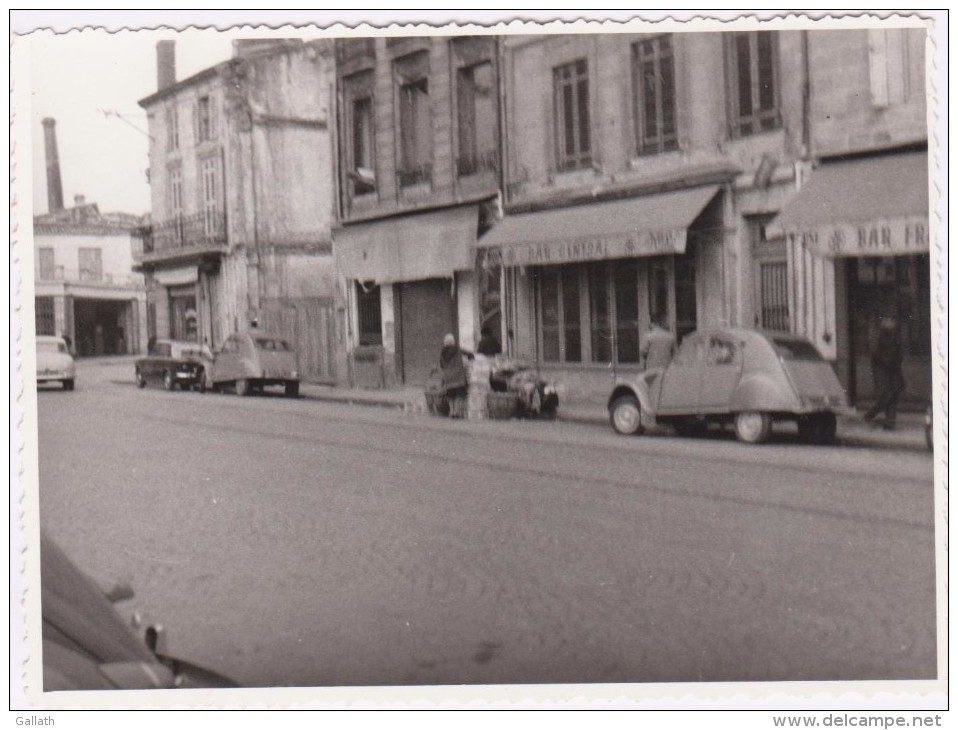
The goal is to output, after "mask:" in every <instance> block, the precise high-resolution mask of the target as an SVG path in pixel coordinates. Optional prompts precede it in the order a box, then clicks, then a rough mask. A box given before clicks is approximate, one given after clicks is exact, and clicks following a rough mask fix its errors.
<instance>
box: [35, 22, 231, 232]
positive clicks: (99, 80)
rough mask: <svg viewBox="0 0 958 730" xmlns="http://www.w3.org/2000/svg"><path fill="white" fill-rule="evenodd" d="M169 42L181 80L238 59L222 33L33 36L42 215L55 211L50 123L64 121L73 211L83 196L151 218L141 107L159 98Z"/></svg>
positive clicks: (64, 163) (66, 192)
mask: <svg viewBox="0 0 958 730" xmlns="http://www.w3.org/2000/svg"><path fill="white" fill-rule="evenodd" d="M166 38H175V39H176V74H177V79H178V80H179V79H184V78H187V77H188V76H191V75H193V74H194V73H196V72H198V71H201V70H202V69H204V68H207V67H209V66H212V65H215V64H217V63H219V62H220V61H224V60H226V59H228V58H229V57H230V54H231V40H230V38H228V37H225V38H224V37H223V36H222V35H221V34H217V33H216V32H215V31H210V32H205V33H201V32H197V33H193V34H191V35H189V36H184V35H178V34H176V33H172V32H169V31H165V32H164V31H159V32H157V31H137V32H121V33H117V34H105V33H102V32H96V31H83V32H72V33H69V34H66V35H53V34H49V33H44V34H42V35H39V36H35V37H31V56H32V59H31V60H32V63H31V80H30V85H31V90H32V93H31V120H30V130H31V138H32V146H33V150H32V154H33V165H32V166H33V170H34V171H35V174H34V176H33V207H34V210H33V212H34V214H35V215H36V214H40V213H44V212H46V211H47V187H46V173H45V170H46V163H45V159H44V145H43V126H42V123H41V120H42V119H43V118H44V117H53V118H54V119H56V122H57V125H56V131H57V147H58V149H59V156H60V176H61V179H62V181H63V199H64V204H65V205H67V206H71V205H73V201H74V196H76V195H83V196H85V198H86V202H88V203H97V204H98V205H99V206H100V210H101V211H103V212H123V213H135V214H142V213H147V212H149V210H150V189H149V185H148V184H147V177H146V170H147V168H148V167H149V160H148V157H147V154H148V149H149V144H148V143H149V138H148V135H147V119H146V112H145V111H144V110H143V109H142V108H140V106H139V105H138V104H137V102H138V100H140V99H142V98H143V97H145V96H148V95H149V94H151V93H153V92H154V91H156V42H157V41H158V40H161V39H166ZM114 113H118V114H119V115H120V117H117V116H115V114H114Z"/></svg>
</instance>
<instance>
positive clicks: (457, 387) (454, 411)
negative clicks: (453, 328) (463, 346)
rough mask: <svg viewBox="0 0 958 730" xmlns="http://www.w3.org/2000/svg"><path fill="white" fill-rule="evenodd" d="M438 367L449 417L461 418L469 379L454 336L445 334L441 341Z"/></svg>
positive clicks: (464, 408)
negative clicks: (447, 404)
mask: <svg viewBox="0 0 958 730" xmlns="http://www.w3.org/2000/svg"><path fill="white" fill-rule="evenodd" d="M439 369H440V371H441V372H442V388H443V391H444V392H445V395H446V400H447V401H448V403H449V417H450V418H463V417H464V416H465V410H466V395H467V394H468V392H469V379H468V376H467V374H466V366H465V363H463V354H462V350H460V349H459V346H458V345H457V344H456V338H455V337H454V336H453V335H452V334H447V335H446V336H445V337H444V338H443V341H442V351H441V352H440V353H439Z"/></svg>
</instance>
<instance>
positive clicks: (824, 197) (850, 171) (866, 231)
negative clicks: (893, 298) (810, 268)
mask: <svg viewBox="0 0 958 730" xmlns="http://www.w3.org/2000/svg"><path fill="white" fill-rule="evenodd" d="M769 233H770V234H771V235H786V236H788V237H790V238H793V240H795V241H797V242H800V243H802V244H803V245H805V246H806V247H807V248H808V249H809V250H811V251H813V252H815V253H818V254H820V255H822V256H894V255H897V254H910V253H926V252H927V251H928V155H927V153H926V152H907V153H899V154H892V155H881V156H876V157H868V158H863V159H858V160H847V161H843V162H829V163H826V164H823V165H822V166H821V167H819V168H818V169H816V170H815V171H814V172H812V175H811V178H810V179H809V181H808V183H806V185H805V186H804V187H803V188H802V189H801V190H800V191H799V193H798V194H797V195H796V196H795V197H794V198H793V199H792V201H791V202H790V203H789V204H788V205H787V206H785V208H784V210H782V212H781V214H780V215H779V216H778V218H777V219H776V220H775V221H774V223H773V225H772V226H771V227H770V231H769Z"/></svg>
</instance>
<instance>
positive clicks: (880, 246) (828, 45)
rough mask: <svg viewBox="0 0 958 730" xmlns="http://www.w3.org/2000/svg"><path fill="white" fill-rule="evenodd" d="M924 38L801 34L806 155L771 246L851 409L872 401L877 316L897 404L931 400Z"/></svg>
mask: <svg viewBox="0 0 958 730" xmlns="http://www.w3.org/2000/svg"><path fill="white" fill-rule="evenodd" d="M926 42H927V33H926V31H925V29H923V28H910V29H906V28H877V29H871V30H848V31H840V32H836V31H828V32H825V31H821V32H809V33H808V34H807V51H808V67H809V83H810V94H809V112H808V113H809V128H810V134H809V139H810V147H811V149H810V154H809V157H808V159H809V162H808V165H807V166H806V168H805V169H804V170H803V174H802V175H801V176H800V177H799V178H798V180H797V182H798V183H800V189H799V191H798V193H797V194H796V195H795V196H794V197H793V198H792V199H791V200H790V201H789V202H787V203H786V205H785V206H784V208H783V210H782V214H781V216H779V218H778V219H777V220H776V221H775V223H774V226H773V227H774V228H775V229H777V231H778V232H779V233H784V234H786V235H785V236H784V238H782V239H780V240H779V241H778V242H776V244H775V245H777V246H778V247H779V248H780V249H781V250H783V251H784V253H785V254H786V256H787V260H788V268H789V276H790V279H789V282H790V283H791V284H793V286H792V289H791V290H790V302H789V303H790V307H791V310H792V312H793V313H794V319H795V326H796V329H797V330H798V331H800V332H804V333H806V334H808V335H809V336H810V337H811V338H812V339H813V341H814V342H815V343H816V344H817V345H818V346H819V347H820V348H827V349H828V350H830V352H831V353H832V356H833V357H834V358H835V361H836V364H837V368H838V372H839V375H840V376H841V378H842V380H843V381H844V382H845V384H846V386H847V387H848V389H849V392H850V394H851V395H852V396H853V398H855V399H856V400H857V401H859V402H863V401H868V400H870V399H871V398H872V397H873V395H874V392H873V381H872V378H871V374H870V363H869V353H870V352H871V350H872V347H873V345H874V341H875V338H876V336H877V330H878V326H879V321H880V318H882V317H886V316H893V317H895V319H896V321H897V325H898V327H899V331H900V334H901V338H902V343H903V346H904V353H905V361H904V375H905V381H906V390H905V397H906V398H909V399H912V400H917V401H925V400H928V399H930V397H931V374H932V373H931V321H930V320H931V295H930V284H931V276H930V268H931V267H930V263H931V257H930V244H929V240H930V237H929V208H928V153H927V142H928V133H927V129H928V127H927V124H928V122H927V117H926V113H927V107H926V90H925V44H926ZM837 69H840V72H837V71H836V70H837Z"/></svg>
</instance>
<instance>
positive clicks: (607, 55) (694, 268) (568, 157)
mask: <svg viewBox="0 0 958 730" xmlns="http://www.w3.org/2000/svg"><path fill="white" fill-rule="evenodd" d="M500 42H501V47H502V53H501V101H500V107H501V129H502V140H503V152H502V157H503V162H502V165H503V170H502V178H503V182H502V194H503V209H504V217H503V219H502V220H501V221H499V222H498V223H497V225H495V227H493V228H492V229H491V230H489V231H488V232H487V233H485V235H483V236H482V237H480V239H479V241H478V243H477V249H478V270H479V271H484V270H499V271H501V272H502V273H501V280H502V302H503V308H502V309H503V316H502V323H503V324H502V330H501V332H502V337H503V342H504V343H505V345H506V350H507V351H508V352H510V353H511V354H514V355H518V356H521V357H524V358H526V359H529V360H533V361H535V362H536V363H537V364H538V367H539V368H540V369H541V370H542V371H544V372H545V373H547V374H549V375H550V376H551V377H554V378H556V379H557V380H559V381H560V382H561V383H563V384H564V385H565V391H566V393H567V394H568V395H569V397H575V398H588V399H596V400H600V399H604V398H605V397H607V395H608V392H609V388H610V385H611V382H612V380H613V378H614V377H615V376H616V375H621V374H623V373H628V372H632V371H636V370H637V369H638V367H639V348H640V341H641V338H642V336H643V335H644V334H645V332H646V331H647V329H648V327H649V322H650V321H651V320H653V319H654V320H658V321H661V322H663V323H664V324H666V325H667V326H668V327H670V328H671V329H672V330H673V332H675V333H676V334H677V336H678V338H679V339H681V337H682V336H683V335H684V334H686V333H687V332H689V331H691V330H693V329H696V328H701V327H707V326H708V325H711V324H721V323H728V324H733V325H744V326H749V327H758V328H763V329H767V330H771V331H781V332H793V333H799V334H803V335H806V336H807V337H808V338H809V339H810V340H811V341H812V342H813V343H814V344H815V346H816V347H817V348H818V350H819V351H820V352H821V353H822V354H823V356H824V357H825V358H826V359H828V360H830V361H831V362H832V363H833V364H834V366H835V368H836V370H837V372H838V373H839V375H840V377H841V379H842V381H843V383H844V384H845V385H846V387H847V388H848V390H849V392H850V394H851V395H852V397H853V398H857V399H858V401H859V402H861V401H867V400H868V399H869V398H871V397H872V392H871V378H870V373H869V370H868V360H869V351H870V345H871V340H872V338H873V337H874V335H875V332H876V329H877V322H878V319H877V316H878V313H879V311H890V312H893V313H895V314H897V315H898V317H899V321H900V322H901V323H902V328H903V336H904V340H905V342H906V346H907V347H906V349H907V350H908V354H907V356H906V372H905V377H906V380H908V381H909V390H910V392H911V394H912V395H914V396H915V397H916V398H919V399H920V398H925V397H927V395H928V393H930V381H929V377H930V368H929V367H928V366H929V362H930V360H929V358H928V356H929V354H930V344H931V341H930V330H929V324H928V320H929V317H928V304H929V291H928V288H929V257H928V253H927V252H928V227H927V217H928V210H927V209H928V202H927V160H926V153H925V151H924V146H925V142H926V140H927V133H926V131H925V130H926V119H925V103H924V98H925V95H924V71H923V70H924V43H925V31H924V30H923V29H920V28H919V29H904V28H883V29H880V30H878V29H876V30H840V31H812V30H809V31H800V30H796V31H749V32H743V31H735V32H722V33H681V34H642V35H628V34H578V35H551V36H547V35H534V36H507V37H503V38H502V39H501V41H500ZM836 69H842V72H841V73H836ZM780 214H781V215H780ZM839 239H841V240H844V243H843V244H841V245H840V246H839V245H838V244H836V243H835V242H836V241H837V240H839ZM825 241H829V242H831V243H829V244H827V245H826V244H825ZM829 245H830V246H832V248H831V249H829V247H828V246H829ZM835 246H838V248H835Z"/></svg>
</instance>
